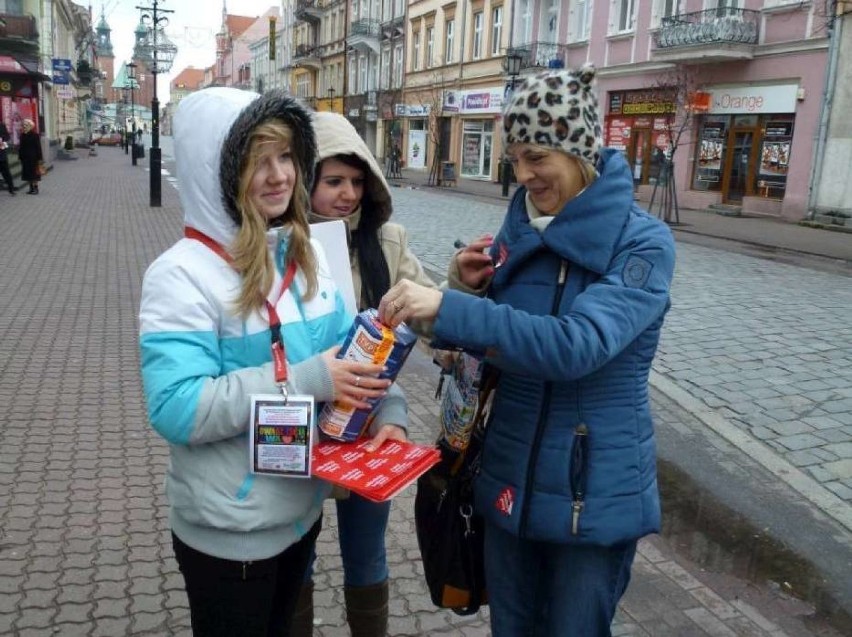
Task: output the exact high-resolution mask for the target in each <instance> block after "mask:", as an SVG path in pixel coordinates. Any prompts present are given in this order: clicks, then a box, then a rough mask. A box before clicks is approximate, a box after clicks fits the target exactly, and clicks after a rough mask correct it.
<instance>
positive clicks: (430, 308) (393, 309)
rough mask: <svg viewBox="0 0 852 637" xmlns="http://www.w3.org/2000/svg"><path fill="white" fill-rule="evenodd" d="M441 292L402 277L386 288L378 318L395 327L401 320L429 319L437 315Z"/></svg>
mask: <svg viewBox="0 0 852 637" xmlns="http://www.w3.org/2000/svg"><path fill="white" fill-rule="evenodd" d="M442 298H443V293H442V292H441V291H440V290H436V289H434V288H427V287H423V286H422V285H418V284H417V283H414V282H413V281H409V280H408V279H404V280H402V281H400V282H399V283H397V284H396V285H395V286H393V287H392V288H391V289H390V290H388V291H387V292H386V293H385V295H384V296H383V297H382V300H381V302H380V303H379V320H380V321H381V322H382V323H384V324H385V325H389V326H390V327H396V326H397V325H399V324H400V323H402V322H403V321H408V320H410V319H422V320H427V321H431V320H432V319H434V318H435V317H436V316H437V315H438V309H439V308H440V307H441V299H442Z"/></svg>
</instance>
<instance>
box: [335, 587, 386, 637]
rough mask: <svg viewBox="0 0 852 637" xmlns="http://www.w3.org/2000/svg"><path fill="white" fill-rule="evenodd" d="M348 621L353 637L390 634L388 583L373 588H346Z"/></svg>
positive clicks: (373, 636) (374, 636) (383, 636)
mask: <svg viewBox="0 0 852 637" xmlns="http://www.w3.org/2000/svg"><path fill="white" fill-rule="evenodd" d="M343 596H344V598H345V599H346V619H347V621H348V622H349V630H350V631H352V637H386V635H387V634H388V581H387V580H385V581H384V582H380V583H379V584H372V585H371V586H346V587H344V589H343Z"/></svg>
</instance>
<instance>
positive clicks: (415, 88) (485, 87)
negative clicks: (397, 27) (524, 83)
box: [397, 0, 511, 181]
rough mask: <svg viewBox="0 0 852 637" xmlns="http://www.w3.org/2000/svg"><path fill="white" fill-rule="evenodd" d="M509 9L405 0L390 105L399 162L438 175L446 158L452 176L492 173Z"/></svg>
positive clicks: (497, 152) (483, 1) (487, 2)
mask: <svg viewBox="0 0 852 637" xmlns="http://www.w3.org/2000/svg"><path fill="white" fill-rule="evenodd" d="M510 11H511V3H510V2H506V1H505V0H474V1H472V2H469V1H466V0H462V1H461V2H458V1H453V2H446V1H445V0H444V1H442V0H415V1H411V2H409V5H408V14H407V16H406V49H407V57H406V65H405V71H406V76H405V91H404V97H405V99H404V101H403V103H402V104H400V105H399V106H398V107H397V111H398V113H399V114H400V116H401V117H402V119H403V127H402V129H403V157H404V160H405V165H406V166H407V167H409V168H415V169H422V170H429V171H434V172H433V175H435V176H436V177H437V178H438V179H440V178H441V177H442V170H441V168H442V164H443V163H444V162H450V163H451V165H452V171H453V174H454V176H455V177H458V178H467V179H482V180H490V181H496V180H497V179H498V177H499V165H500V161H499V159H500V157H501V154H502V148H501V147H500V135H499V130H500V112H501V110H502V107H503V97H504V94H505V89H506V79H505V74H504V70H503V64H504V60H505V56H506V49H507V47H508V42H509V35H508V24H509V22H510V20H511V15H509V14H510ZM447 176H448V177H449V174H448V175H447Z"/></svg>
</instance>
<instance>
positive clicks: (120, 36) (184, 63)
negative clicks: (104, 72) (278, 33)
mask: <svg viewBox="0 0 852 637" xmlns="http://www.w3.org/2000/svg"><path fill="white" fill-rule="evenodd" d="M75 2H77V4H81V5H84V6H91V8H92V14H93V15H92V19H93V20H94V23H95V25H97V24H98V22H100V19H101V8H103V10H104V15H106V20H107V24H109V27H110V29H112V33H111V34H110V35H111V37H112V45H113V52H114V53H115V71H116V74H118V67H119V65H120V64H122V63H123V62H129V61H130V55H131V52H132V50H133V42H134V35H133V31H134V30H135V29H136V26H137V25H138V24H139V15H140V13H141V11H139V9H137V8H136V7H137V6H145V7H152V6H153V2H152V0H75ZM226 2H227V7H228V13H231V14H236V15H247V16H260V15H262V14H263V13H265V12H266V10H267V9H269V7H273V6H278V7H280V5H281V3H280V2H277V1H276V0H226ZM90 3H91V4H90ZM157 7H158V9H171V10H173V11H174V13H167V14H162V15H165V16H166V17H168V19H169V24H168V26H167V27H166V34H167V35H168V36H169V38H170V39H171V40H172V41H173V42H174V43H175V44H176V45H177V47H178V54H177V57H176V58H175V63H174V65H173V66H172V70H171V72H169V74H168V75H167V76H166V77H165V78H163V77H160V78H159V80H160V81H159V82H157V93H158V95H157V96H158V97H159V98H160V102H161V103H163V104H165V103H166V102H167V101H168V90H169V89H168V86H169V81H170V80H171V78H172V77H174V76H175V75H177V74H178V73H180V72H181V71H182V70H183V69H185V68H186V67H188V66H194V67H195V68H197V69H203V68H205V67H208V66H210V65H211V64H213V62H214V61H215V60H216V38H215V34H216V32H217V31H218V30H219V27H220V26H221V24H222V0H159V1H158V3H157Z"/></svg>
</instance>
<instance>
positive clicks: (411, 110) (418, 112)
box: [394, 104, 432, 117]
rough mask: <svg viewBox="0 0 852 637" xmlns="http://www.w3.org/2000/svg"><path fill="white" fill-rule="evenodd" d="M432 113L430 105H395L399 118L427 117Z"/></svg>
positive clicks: (395, 111)
mask: <svg viewBox="0 0 852 637" xmlns="http://www.w3.org/2000/svg"><path fill="white" fill-rule="evenodd" d="M431 112H432V106H431V105H430V104H395V105H394V113H396V116H397V117H427V116H428V115H429V113H431Z"/></svg>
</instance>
